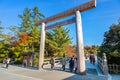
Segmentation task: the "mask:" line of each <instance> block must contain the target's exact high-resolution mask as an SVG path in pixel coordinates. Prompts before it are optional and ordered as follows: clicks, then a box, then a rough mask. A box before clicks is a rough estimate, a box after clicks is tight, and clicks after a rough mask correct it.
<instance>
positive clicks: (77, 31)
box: [76, 11, 86, 74]
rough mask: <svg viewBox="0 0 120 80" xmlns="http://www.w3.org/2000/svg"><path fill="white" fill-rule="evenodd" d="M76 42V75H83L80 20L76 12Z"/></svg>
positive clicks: (83, 58)
mask: <svg viewBox="0 0 120 80" xmlns="http://www.w3.org/2000/svg"><path fill="white" fill-rule="evenodd" d="M76 38H77V39H76V40H77V57H78V73H79V74H85V72H86V68H85V57H84V46H83V34H82V20H81V15H80V12H79V11H76Z"/></svg>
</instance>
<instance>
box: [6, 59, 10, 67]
mask: <svg viewBox="0 0 120 80" xmlns="http://www.w3.org/2000/svg"><path fill="white" fill-rule="evenodd" d="M9 64H10V58H7V59H6V68H8V67H9Z"/></svg>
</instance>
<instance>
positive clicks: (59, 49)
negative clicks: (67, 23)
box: [46, 27, 71, 56]
mask: <svg viewBox="0 0 120 80" xmlns="http://www.w3.org/2000/svg"><path fill="white" fill-rule="evenodd" d="M68 33H69V30H68V29H64V28H63V27H57V28H55V29H53V30H52V31H51V32H47V34H46V51H47V54H48V56H50V55H54V56H63V54H64V53H66V50H67V47H68V46H69V45H70V43H71V38H70V37H69V36H68Z"/></svg>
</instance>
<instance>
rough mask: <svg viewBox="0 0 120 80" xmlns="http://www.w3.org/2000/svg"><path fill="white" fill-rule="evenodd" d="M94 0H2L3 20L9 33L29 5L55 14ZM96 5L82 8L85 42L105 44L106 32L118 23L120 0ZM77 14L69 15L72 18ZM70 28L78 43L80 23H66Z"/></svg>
mask: <svg viewBox="0 0 120 80" xmlns="http://www.w3.org/2000/svg"><path fill="white" fill-rule="evenodd" d="M88 1H90V0H0V21H2V26H4V27H5V31H4V32H5V33H8V30H7V29H8V27H10V26H12V25H19V24H20V23H21V19H20V18H18V15H19V14H22V13H23V11H24V9H25V8H31V9H32V8H33V7H35V6H37V7H38V8H39V10H40V12H41V13H43V14H44V15H45V17H49V16H52V15H55V14H57V13H59V12H63V11H65V10H67V9H70V8H73V7H75V6H77V5H80V4H83V3H86V2H88ZM96 2H97V5H96V8H93V9H90V10H87V11H84V12H81V16H82V29H83V41H84V45H85V46H87V45H101V44H102V42H103V39H104V32H106V31H108V30H109V27H110V26H111V25H112V24H117V23H118V19H119V18H120V0H96ZM73 16H75V15H72V16H70V17H67V19H70V18H71V17H73ZM64 28H68V29H70V32H69V36H70V37H71V38H72V44H75V45H76V26H75V23H74V24H70V25H66V26H64Z"/></svg>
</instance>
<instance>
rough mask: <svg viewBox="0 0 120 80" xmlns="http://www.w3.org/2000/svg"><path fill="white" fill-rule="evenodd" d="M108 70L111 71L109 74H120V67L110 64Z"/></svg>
mask: <svg viewBox="0 0 120 80" xmlns="http://www.w3.org/2000/svg"><path fill="white" fill-rule="evenodd" d="M108 70H109V73H112V74H118V73H120V65H116V64H109V65H108Z"/></svg>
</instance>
